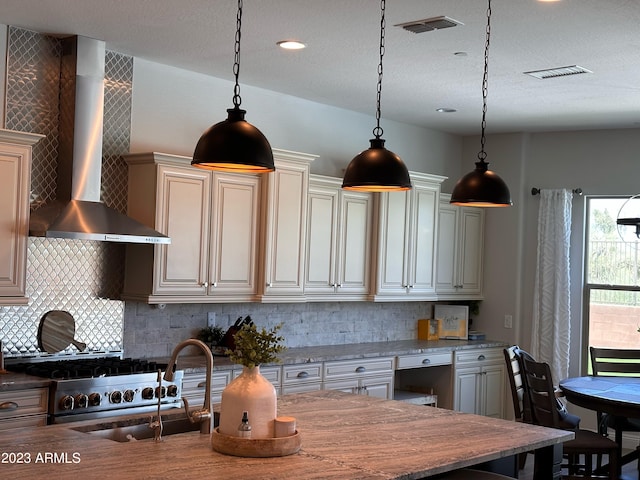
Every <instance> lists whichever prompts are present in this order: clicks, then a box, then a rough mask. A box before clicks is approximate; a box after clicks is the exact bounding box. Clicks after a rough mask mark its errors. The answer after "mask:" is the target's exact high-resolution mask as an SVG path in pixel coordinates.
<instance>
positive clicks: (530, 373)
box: [522, 358, 560, 428]
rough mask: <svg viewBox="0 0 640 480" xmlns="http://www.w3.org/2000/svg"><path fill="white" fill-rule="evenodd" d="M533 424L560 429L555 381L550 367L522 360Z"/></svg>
mask: <svg viewBox="0 0 640 480" xmlns="http://www.w3.org/2000/svg"><path fill="white" fill-rule="evenodd" d="M522 364H523V369H524V378H525V382H526V386H527V393H528V395H529V400H530V402H531V414H532V417H533V422H534V423H535V424H537V425H541V426H543V427H551V428H560V417H559V414H558V409H557V405H556V397H555V391H554V388H553V379H552V378H551V370H550V368H549V365H548V364H546V363H542V362H535V361H532V360H529V359H527V358H523V359H522Z"/></svg>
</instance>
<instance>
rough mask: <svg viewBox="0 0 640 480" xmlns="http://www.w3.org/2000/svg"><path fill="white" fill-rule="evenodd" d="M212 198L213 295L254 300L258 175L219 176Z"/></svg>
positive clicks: (211, 293)
mask: <svg viewBox="0 0 640 480" xmlns="http://www.w3.org/2000/svg"><path fill="white" fill-rule="evenodd" d="M213 182H214V186H213V195H212V197H211V201H212V206H211V211H212V215H211V249H210V252H209V257H210V264H209V265H210V267H209V295H215V296H225V295H229V296H231V297H234V298H237V299H238V300H240V299H246V300H252V299H253V296H254V295H255V294H256V293H257V283H256V279H257V273H256V272H257V270H256V265H257V255H256V253H257V246H258V228H259V223H258V218H259V215H258V199H259V198H260V178H259V177H258V176H257V175H247V174H234V173H215V174H214V177H213Z"/></svg>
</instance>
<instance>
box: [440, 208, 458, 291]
mask: <svg viewBox="0 0 640 480" xmlns="http://www.w3.org/2000/svg"><path fill="white" fill-rule="evenodd" d="M457 222H458V215H457V207H456V206H454V205H449V204H444V203H442V204H441V205H440V210H439V212H438V259H437V262H436V291H437V292H438V295H441V294H452V293H456V285H457V283H456V271H455V268H456V267H455V266H456V255H457V250H458V248H457V246H458V244H457V242H456V237H457V225H458V223H457Z"/></svg>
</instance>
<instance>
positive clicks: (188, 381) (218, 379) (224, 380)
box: [182, 370, 231, 396]
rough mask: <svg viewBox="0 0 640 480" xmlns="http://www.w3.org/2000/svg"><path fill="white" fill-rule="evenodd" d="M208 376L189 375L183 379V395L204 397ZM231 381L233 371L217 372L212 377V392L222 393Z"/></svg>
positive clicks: (199, 374)
mask: <svg viewBox="0 0 640 480" xmlns="http://www.w3.org/2000/svg"><path fill="white" fill-rule="evenodd" d="M206 377H207V376H206V374H204V373H196V374H187V375H185V376H184V377H183V379H182V395H184V396H191V395H198V394H200V395H204V387H205V386H206V382H205V380H206ZM230 380H231V370H229V371H226V372H216V373H214V374H213V375H212V376H211V391H212V392H221V391H222V390H224V387H226V386H227V385H228V384H229V381H230Z"/></svg>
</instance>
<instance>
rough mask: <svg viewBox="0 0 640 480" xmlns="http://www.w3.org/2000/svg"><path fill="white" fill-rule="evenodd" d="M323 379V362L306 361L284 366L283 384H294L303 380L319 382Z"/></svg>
mask: <svg viewBox="0 0 640 480" xmlns="http://www.w3.org/2000/svg"><path fill="white" fill-rule="evenodd" d="M321 380H322V364H321V363H305V364H301V365H286V366H285V367H283V368H282V384H283V385H293V384H298V383H302V382H319V381H321Z"/></svg>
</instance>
